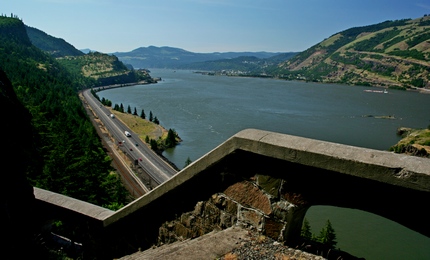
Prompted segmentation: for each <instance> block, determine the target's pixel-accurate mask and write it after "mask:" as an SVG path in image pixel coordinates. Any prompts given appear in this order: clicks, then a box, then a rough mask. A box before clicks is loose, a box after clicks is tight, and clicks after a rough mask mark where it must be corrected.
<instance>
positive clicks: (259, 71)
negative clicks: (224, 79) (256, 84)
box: [180, 52, 297, 75]
mask: <svg viewBox="0 0 430 260" xmlns="http://www.w3.org/2000/svg"><path fill="white" fill-rule="evenodd" d="M295 55H297V53H296V52H289V53H282V54H278V55H275V56H271V57H269V58H257V57H255V56H239V57H236V58H230V59H219V60H211V61H204V62H195V63H190V64H186V65H183V66H180V68H181V69H192V70H205V71H213V72H220V71H221V72H223V73H224V71H229V72H228V73H229V74H232V73H233V74H238V75H239V74H240V75H243V74H246V75H266V74H267V72H266V68H270V67H273V66H277V65H278V64H279V63H280V62H285V61H286V60H288V59H290V58H292V57H294V56H295Z"/></svg>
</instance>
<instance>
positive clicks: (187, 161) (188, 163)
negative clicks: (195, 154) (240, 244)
mask: <svg viewBox="0 0 430 260" xmlns="http://www.w3.org/2000/svg"><path fill="white" fill-rule="evenodd" d="M192 162H193V161H191V159H190V157H188V158H187V160H186V161H185V165H184V168H185V167H187V166H188V165H190V164H191V163H192Z"/></svg>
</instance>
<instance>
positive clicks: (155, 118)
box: [153, 117, 160, 125]
mask: <svg viewBox="0 0 430 260" xmlns="http://www.w3.org/2000/svg"><path fill="white" fill-rule="evenodd" d="M153 122H154V124H157V125H158V124H160V121H158V118H157V117H154V120H153Z"/></svg>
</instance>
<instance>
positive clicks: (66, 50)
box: [25, 26, 84, 58]
mask: <svg viewBox="0 0 430 260" xmlns="http://www.w3.org/2000/svg"><path fill="white" fill-rule="evenodd" d="M25 28H26V31H27V34H28V37H29V38H30V41H31V43H32V44H33V45H34V46H36V47H38V48H39V49H41V50H44V51H46V52H48V53H49V54H51V56H53V57H55V58H58V57H64V56H81V55H84V53H83V52H81V51H79V50H77V49H76V48H75V47H73V45H71V44H70V43H68V42H66V41H65V40H63V39H60V38H56V37H53V36H50V35H48V34H46V33H45V32H43V31H41V30H39V29H36V28H33V27H30V26H25Z"/></svg>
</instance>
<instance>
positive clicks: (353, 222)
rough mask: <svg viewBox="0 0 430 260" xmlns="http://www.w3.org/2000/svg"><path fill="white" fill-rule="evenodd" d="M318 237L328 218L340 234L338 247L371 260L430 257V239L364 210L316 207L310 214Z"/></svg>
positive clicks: (309, 220) (338, 235)
mask: <svg viewBox="0 0 430 260" xmlns="http://www.w3.org/2000/svg"><path fill="white" fill-rule="evenodd" d="M305 219H306V220H307V221H308V222H309V225H310V231H311V232H312V233H313V234H314V235H316V236H318V235H319V234H320V230H321V229H322V228H324V226H325V225H326V222H327V220H329V221H330V223H331V226H332V227H333V229H334V231H335V234H336V241H337V244H336V248H338V249H340V250H342V251H345V252H347V253H349V254H351V255H353V256H356V257H363V258H365V259H367V260H369V259H430V250H429V248H428V245H430V238H428V237H426V236H424V235H421V234H419V233H417V232H415V231H413V230H410V229H408V228H406V227H404V226H402V225H400V224H398V223H396V222H393V221H391V220H389V219H386V218H383V217H381V216H378V215H375V214H373V213H369V212H366V211H362V210H357V209H349V208H341V207H333V206H313V207H311V208H310V209H309V210H308V211H307V213H306V215H305Z"/></svg>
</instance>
